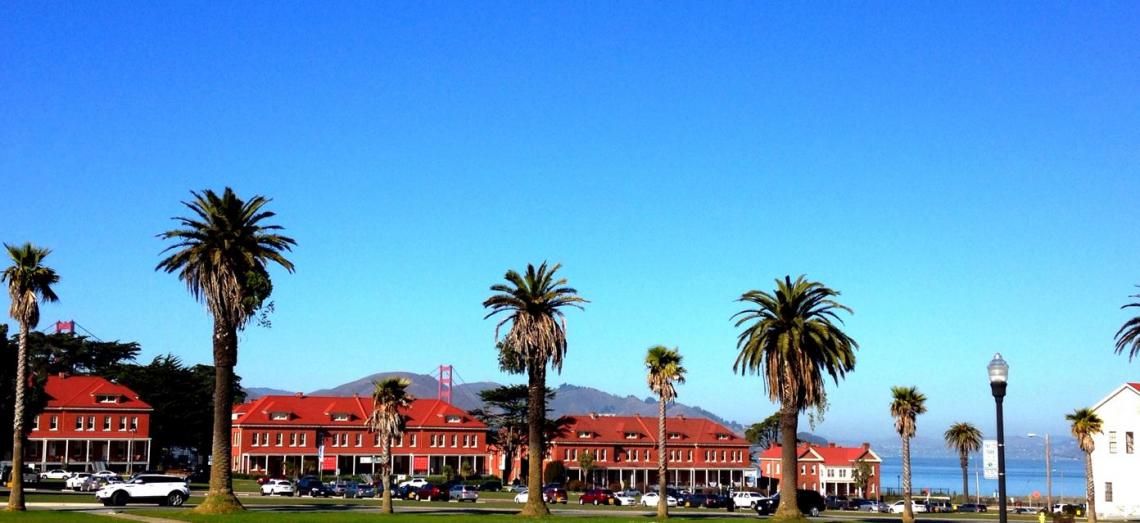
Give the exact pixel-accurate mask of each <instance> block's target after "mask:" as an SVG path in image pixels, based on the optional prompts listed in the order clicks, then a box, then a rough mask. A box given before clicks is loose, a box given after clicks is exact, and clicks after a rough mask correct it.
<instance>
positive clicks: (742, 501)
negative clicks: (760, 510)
mask: <svg viewBox="0 0 1140 523" xmlns="http://www.w3.org/2000/svg"><path fill="white" fill-rule="evenodd" d="M765 499H767V498H765V497H764V496H763V495H762V494H760V493H759V492H743V491H742V492H733V493H732V503H733V504H734V505H736V508H756V504H757V503H759V502H761V501H763V500H765Z"/></svg>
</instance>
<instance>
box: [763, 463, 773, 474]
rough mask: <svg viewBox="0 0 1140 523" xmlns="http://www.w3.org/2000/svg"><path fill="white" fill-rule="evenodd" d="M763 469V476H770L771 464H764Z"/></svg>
mask: <svg viewBox="0 0 1140 523" xmlns="http://www.w3.org/2000/svg"><path fill="white" fill-rule="evenodd" d="M764 467H765V469H764V473H765V474H768V475H771V474H772V464H771V463H768V464H766V465H765V466H764Z"/></svg>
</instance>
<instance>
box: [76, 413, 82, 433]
mask: <svg viewBox="0 0 1140 523" xmlns="http://www.w3.org/2000/svg"><path fill="white" fill-rule="evenodd" d="M75 430H77V431H80V432H82V431H83V416H79V417H78V418H75Z"/></svg>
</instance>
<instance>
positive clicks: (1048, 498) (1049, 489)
mask: <svg viewBox="0 0 1140 523" xmlns="http://www.w3.org/2000/svg"><path fill="white" fill-rule="evenodd" d="M1029 437H1031V438H1035V437H1037V435H1036V434H1033V433H1029ZM1052 457H1053V449H1052V447H1051V446H1050V445H1049V435H1048V434H1046V435H1045V507H1046V508H1045V510H1047V511H1049V512H1052V511H1053V465H1052V463H1051V461H1052Z"/></svg>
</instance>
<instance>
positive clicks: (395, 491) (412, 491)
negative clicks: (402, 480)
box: [392, 485, 418, 499]
mask: <svg viewBox="0 0 1140 523" xmlns="http://www.w3.org/2000/svg"><path fill="white" fill-rule="evenodd" d="M417 488H418V487H413V486H411V485H404V486H401V487H392V497H393V498H396V499H416V498H415V495H416V489H417Z"/></svg>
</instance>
